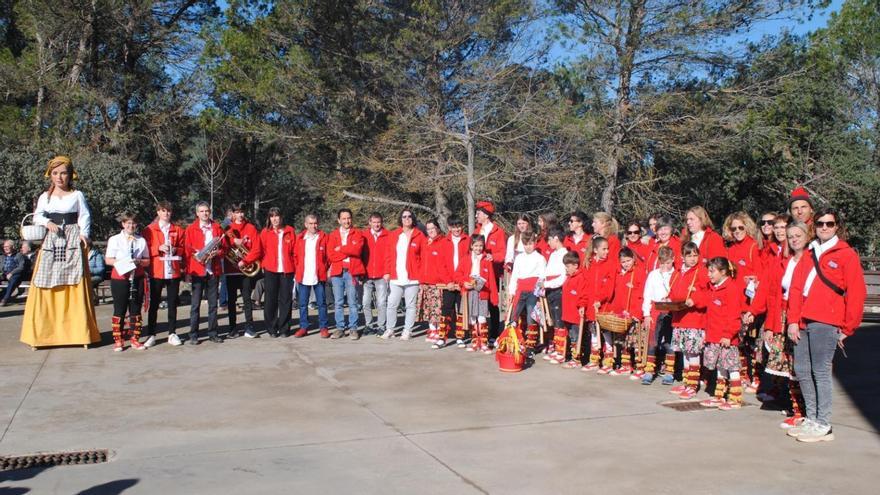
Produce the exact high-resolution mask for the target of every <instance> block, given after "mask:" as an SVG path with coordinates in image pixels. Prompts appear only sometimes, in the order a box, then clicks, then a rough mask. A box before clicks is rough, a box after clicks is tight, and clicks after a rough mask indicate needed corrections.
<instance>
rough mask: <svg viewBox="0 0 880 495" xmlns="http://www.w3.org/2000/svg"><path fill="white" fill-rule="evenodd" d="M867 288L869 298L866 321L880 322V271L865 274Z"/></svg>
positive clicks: (867, 299)
mask: <svg viewBox="0 0 880 495" xmlns="http://www.w3.org/2000/svg"><path fill="white" fill-rule="evenodd" d="M865 286H866V287H867V288H868V297H866V298H865V316H864V318H863V319H864V320H870V321H880V271H874V270H872V271H867V272H865Z"/></svg>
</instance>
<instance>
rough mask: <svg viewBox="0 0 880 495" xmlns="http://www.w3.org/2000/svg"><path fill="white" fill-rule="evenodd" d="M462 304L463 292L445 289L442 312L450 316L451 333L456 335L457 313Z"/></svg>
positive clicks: (441, 304) (441, 305)
mask: <svg viewBox="0 0 880 495" xmlns="http://www.w3.org/2000/svg"><path fill="white" fill-rule="evenodd" d="M460 306H461V292H459V291H457V290H446V289H443V301H442V302H441V303H440V314H442V315H443V316H446V317H449V320H450V324H449V335H455V327H456V323H457V318H456V316H457V313H458V310H457V308H459V307H460Z"/></svg>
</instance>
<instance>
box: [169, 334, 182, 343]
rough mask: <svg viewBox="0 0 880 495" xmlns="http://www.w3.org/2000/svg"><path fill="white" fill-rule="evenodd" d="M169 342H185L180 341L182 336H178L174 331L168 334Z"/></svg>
mask: <svg viewBox="0 0 880 495" xmlns="http://www.w3.org/2000/svg"><path fill="white" fill-rule="evenodd" d="M168 343H169V344H171V345H181V344H183V342H181V341H180V337H178V336H177V334H176V333H172V334H171V335H169V336H168Z"/></svg>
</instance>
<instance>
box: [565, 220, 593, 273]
mask: <svg viewBox="0 0 880 495" xmlns="http://www.w3.org/2000/svg"><path fill="white" fill-rule="evenodd" d="M586 225H587V214H586V213H584V212H582V211H580V210H578V211H573V212H571V213H570V214H569V215H568V235H567V236H566V237H565V242H564V243H563V245H564V246H565V248H566V249H568V250H569V251H574V252H576V253H577V254H578V256H580V257H581V263H582V265H581V266H587V264H589V256H588V255H587V250H588V249H589V248H590V237H592V236H591V235H590V234H588V233H587V231H586Z"/></svg>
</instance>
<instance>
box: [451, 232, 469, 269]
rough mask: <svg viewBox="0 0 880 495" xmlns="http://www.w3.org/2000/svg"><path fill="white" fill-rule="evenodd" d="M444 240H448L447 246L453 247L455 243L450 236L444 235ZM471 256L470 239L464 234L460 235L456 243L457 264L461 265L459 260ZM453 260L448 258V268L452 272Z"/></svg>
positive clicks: (453, 267)
mask: <svg viewBox="0 0 880 495" xmlns="http://www.w3.org/2000/svg"><path fill="white" fill-rule="evenodd" d="M446 238H447V239H449V244H451V245H452V247H453V248H454V247H455V243H454V242H452V234H446ZM470 255H471V238H470V237H468V236H467V235H465V233H464V232H462V234H461V240H459V241H458V262H459V263H461V260H463V259H464V258H466V257H468V256H470ZM454 262H455V260H454V259H453V258H452V257H451V255H450V258H449V266H450V269H451V270H452V271H455V270H456V267H455V265H454V264H453V263H454Z"/></svg>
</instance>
